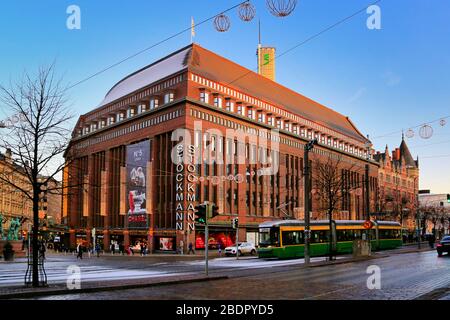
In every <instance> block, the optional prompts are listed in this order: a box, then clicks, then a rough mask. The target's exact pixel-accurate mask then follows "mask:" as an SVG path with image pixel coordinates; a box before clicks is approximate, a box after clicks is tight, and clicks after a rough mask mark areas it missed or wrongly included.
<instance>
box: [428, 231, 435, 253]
mask: <svg viewBox="0 0 450 320" xmlns="http://www.w3.org/2000/svg"><path fill="white" fill-rule="evenodd" d="M435 241H436V237H435V235H434V233H433V234H430V235H429V236H428V243H429V245H430V248H431V249H433V248H434V242H435Z"/></svg>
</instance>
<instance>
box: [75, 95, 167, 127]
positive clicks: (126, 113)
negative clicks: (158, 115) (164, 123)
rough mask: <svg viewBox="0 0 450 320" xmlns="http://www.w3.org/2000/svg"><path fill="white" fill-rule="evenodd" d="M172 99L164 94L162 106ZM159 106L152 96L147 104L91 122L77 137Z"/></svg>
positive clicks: (158, 99)
mask: <svg viewBox="0 0 450 320" xmlns="http://www.w3.org/2000/svg"><path fill="white" fill-rule="evenodd" d="M174 99H175V93H174V92H167V93H166V94H164V96H163V101H162V102H163V104H167V103H171V102H173V101H174ZM159 106H160V98H159V97H157V96H154V97H152V98H150V100H149V101H148V103H141V104H139V105H137V106H129V107H128V108H127V109H126V110H122V111H119V112H118V113H115V114H112V115H109V116H108V117H107V118H104V119H101V120H99V121H95V122H92V123H91V124H89V125H86V126H84V128H83V129H79V130H78V136H82V135H85V134H88V133H91V132H94V131H96V130H99V129H103V128H105V127H107V126H110V125H113V124H115V123H118V122H121V121H124V120H125V119H129V118H132V117H134V116H136V115H139V114H142V113H144V112H147V111H151V110H154V109H156V108H158V107H159Z"/></svg>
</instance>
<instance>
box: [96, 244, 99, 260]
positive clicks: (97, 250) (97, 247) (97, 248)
mask: <svg viewBox="0 0 450 320" xmlns="http://www.w3.org/2000/svg"><path fill="white" fill-rule="evenodd" d="M95 251H96V252H97V258H100V245H99V244H98V243H97V245H96V246H95Z"/></svg>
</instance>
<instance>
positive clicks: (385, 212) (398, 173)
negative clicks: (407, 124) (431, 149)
mask: <svg viewBox="0 0 450 320" xmlns="http://www.w3.org/2000/svg"><path fill="white" fill-rule="evenodd" d="M374 160H375V161H377V162H378V163H379V166H380V167H379V171H378V181H379V195H378V208H379V212H380V213H379V217H378V218H379V219H389V220H391V219H394V220H398V221H399V222H401V223H402V225H403V228H405V229H408V230H409V231H413V230H414V228H415V212H416V208H417V206H418V193H419V159H418V158H417V159H416V160H414V158H413V157H412V155H411V152H410V151H409V148H408V146H407V144H406V141H405V139H404V137H402V142H401V144H400V147H398V148H395V150H393V151H392V153H391V152H390V151H389V148H388V146H387V145H386V149H385V151H384V153H380V152H377V153H376V154H375V155H374Z"/></svg>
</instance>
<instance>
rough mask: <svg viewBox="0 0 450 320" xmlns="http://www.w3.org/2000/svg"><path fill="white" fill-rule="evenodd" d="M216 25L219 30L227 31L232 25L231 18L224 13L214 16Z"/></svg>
mask: <svg viewBox="0 0 450 320" xmlns="http://www.w3.org/2000/svg"><path fill="white" fill-rule="evenodd" d="M214 27H215V28H216V30H217V31H219V32H226V31H228V30H229V29H230V27H231V22H230V18H228V16H226V15H224V14H223V13H221V14H219V15H218V16H216V17H215V18H214Z"/></svg>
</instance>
